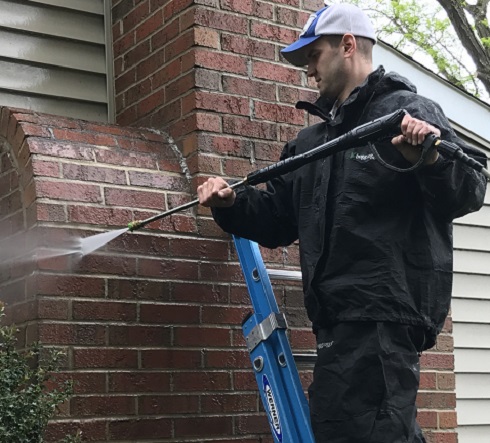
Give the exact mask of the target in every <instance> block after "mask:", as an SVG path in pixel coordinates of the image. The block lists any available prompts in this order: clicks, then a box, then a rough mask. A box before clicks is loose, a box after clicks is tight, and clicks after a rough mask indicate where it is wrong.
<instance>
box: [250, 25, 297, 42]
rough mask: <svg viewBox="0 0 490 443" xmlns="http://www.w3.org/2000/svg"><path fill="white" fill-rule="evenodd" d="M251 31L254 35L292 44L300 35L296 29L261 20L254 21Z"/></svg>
mask: <svg viewBox="0 0 490 443" xmlns="http://www.w3.org/2000/svg"><path fill="white" fill-rule="evenodd" d="M250 33H251V36H252V37H258V38H261V39H264V40H267V41H274V42H277V43H283V44H290V43H292V42H293V41H295V40H296V39H297V37H298V32H296V31H293V30H291V29H288V28H284V27H281V26H275V25H271V24H270V23H263V22H259V21H252V26H251V30H250Z"/></svg>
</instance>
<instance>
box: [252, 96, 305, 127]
mask: <svg viewBox="0 0 490 443" xmlns="http://www.w3.org/2000/svg"><path fill="white" fill-rule="evenodd" d="M254 114H255V117H256V118H257V119H259V120H269V121H273V122H281V123H290V124H294V125H304V123H305V121H304V112H303V111H301V110H298V109H296V108H294V107H292V106H283V105H278V104H275V103H265V102H259V101H256V102H255V106H254Z"/></svg>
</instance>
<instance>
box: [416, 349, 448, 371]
mask: <svg viewBox="0 0 490 443" xmlns="http://www.w3.org/2000/svg"><path fill="white" fill-rule="evenodd" d="M420 364H421V366H423V367H424V368H430V369H454V356H453V355H452V354H435V353H432V352H427V353H424V354H423V355H422V356H421V357H420Z"/></svg>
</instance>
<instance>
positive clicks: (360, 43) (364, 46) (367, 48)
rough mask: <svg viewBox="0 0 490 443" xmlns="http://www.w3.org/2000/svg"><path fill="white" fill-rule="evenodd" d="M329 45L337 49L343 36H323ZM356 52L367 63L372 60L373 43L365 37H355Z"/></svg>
mask: <svg viewBox="0 0 490 443" xmlns="http://www.w3.org/2000/svg"><path fill="white" fill-rule="evenodd" d="M324 37H326V38H327V40H328V41H329V43H330V45H331V46H333V47H338V46H339V45H340V43H341V42H342V39H343V38H344V36H343V35H325V36H324ZM354 37H355V39H356V43H357V50H358V51H359V53H360V54H361V56H362V57H363V58H365V59H366V60H368V61H371V60H372V55H373V47H374V42H373V41H372V40H371V39H369V38H366V37H356V36H354Z"/></svg>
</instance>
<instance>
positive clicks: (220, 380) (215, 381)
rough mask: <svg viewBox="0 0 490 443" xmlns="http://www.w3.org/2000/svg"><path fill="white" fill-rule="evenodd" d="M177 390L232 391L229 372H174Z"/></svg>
mask: <svg viewBox="0 0 490 443" xmlns="http://www.w3.org/2000/svg"><path fill="white" fill-rule="evenodd" d="M174 388H175V391H176V392H195V391H197V392H213V391H230V390H231V389H232V387H231V380H230V375H229V372H219V371H213V372H183V371H182V372H176V373H174Z"/></svg>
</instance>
